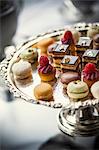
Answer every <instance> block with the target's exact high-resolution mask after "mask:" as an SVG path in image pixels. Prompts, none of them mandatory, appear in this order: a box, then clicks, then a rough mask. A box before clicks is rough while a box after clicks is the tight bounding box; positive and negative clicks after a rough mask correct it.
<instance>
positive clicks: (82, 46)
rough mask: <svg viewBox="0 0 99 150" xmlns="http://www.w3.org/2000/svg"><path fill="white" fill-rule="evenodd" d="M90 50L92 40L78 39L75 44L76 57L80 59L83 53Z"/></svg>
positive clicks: (87, 38)
mask: <svg viewBox="0 0 99 150" xmlns="http://www.w3.org/2000/svg"><path fill="white" fill-rule="evenodd" d="M91 48H92V39H90V38H89V37H80V38H79V41H78V43H77V44H76V52H77V55H79V56H80V57H82V55H83V53H84V52H85V51H86V50H87V49H91Z"/></svg>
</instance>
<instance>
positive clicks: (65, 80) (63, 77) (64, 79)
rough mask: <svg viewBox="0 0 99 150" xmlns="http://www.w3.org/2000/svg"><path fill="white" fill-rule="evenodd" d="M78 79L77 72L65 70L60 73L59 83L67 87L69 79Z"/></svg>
mask: <svg viewBox="0 0 99 150" xmlns="http://www.w3.org/2000/svg"><path fill="white" fill-rule="evenodd" d="M76 80H80V75H79V73H78V72H72V71H69V72H65V73H63V74H62V75H61V83H62V84H63V88H67V85H68V84H69V83H70V82H71V81H76Z"/></svg>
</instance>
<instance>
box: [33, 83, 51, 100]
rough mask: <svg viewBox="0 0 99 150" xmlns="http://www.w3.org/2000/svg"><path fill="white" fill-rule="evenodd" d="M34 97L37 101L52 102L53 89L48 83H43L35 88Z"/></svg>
mask: <svg viewBox="0 0 99 150" xmlns="http://www.w3.org/2000/svg"><path fill="white" fill-rule="evenodd" d="M34 96H35V97H36V99H37V100H44V101H51V100H52V99H53V89H52V87H51V85H50V84H48V83H41V84H39V85H37V86H36V87H35V88H34Z"/></svg>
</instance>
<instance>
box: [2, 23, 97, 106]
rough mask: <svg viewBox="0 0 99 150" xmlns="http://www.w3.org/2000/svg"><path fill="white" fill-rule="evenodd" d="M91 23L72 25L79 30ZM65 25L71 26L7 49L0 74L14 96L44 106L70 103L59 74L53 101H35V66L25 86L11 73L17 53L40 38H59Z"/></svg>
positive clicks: (37, 81)
mask: <svg viewBox="0 0 99 150" xmlns="http://www.w3.org/2000/svg"><path fill="white" fill-rule="evenodd" d="M95 24H98V23H95ZM91 25H92V24H85V23H80V24H75V25H72V26H73V27H75V28H76V29H78V30H79V29H80V30H81V29H82V28H84V29H88V28H89V27H90V26H91ZM98 25H99V24H98ZM66 27H71V26H70V25H69V26H65V27H63V28H62V29H57V30H54V31H48V32H47V33H44V34H40V35H38V36H36V37H32V38H30V39H29V40H28V41H26V42H25V43H23V44H22V45H21V46H17V47H13V46H11V47H10V49H9V52H10V53H9V54H7V55H6V58H5V59H4V60H3V61H2V62H1V63H0V75H1V76H2V77H3V79H4V80H5V83H6V85H7V86H8V87H9V88H10V91H11V92H12V93H13V94H14V97H17V98H22V99H24V100H26V101H28V102H30V103H33V104H41V105H45V106H49V107H53V108H61V107H63V106H68V105H69V104H70V100H69V98H68V97H67V96H66V95H64V94H63V87H62V85H61V82H60V78H59V74H58V75H57V81H56V82H55V84H54V86H53V96H54V101H50V102H47V101H37V100H36V99H35V97H34V95H33V88H34V87H35V85H37V84H38V83H40V78H39V76H38V74H37V69H36V68H35V69H34V70H33V82H31V84H29V85H26V86H21V85H19V84H17V83H15V81H14V78H13V73H12V65H13V63H14V62H15V61H16V60H17V58H18V56H19V54H20V53H21V52H22V51H24V50H25V49H26V48H28V47H30V46H32V45H34V44H36V43H37V42H39V41H40V40H42V39H44V38H49V37H54V38H57V39H59V37H60V36H61V35H62V33H63V32H64V30H65V29H66ZM58 93H59V94H58Z"/></svg>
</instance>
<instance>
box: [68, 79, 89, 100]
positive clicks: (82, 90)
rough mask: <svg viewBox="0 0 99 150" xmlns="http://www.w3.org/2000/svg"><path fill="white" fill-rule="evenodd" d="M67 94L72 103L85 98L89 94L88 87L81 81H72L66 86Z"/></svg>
mask: <svg viewBox="0 0 99 150" xmlns="http://www.w3.org/2000/svg"><path fill="white" fill-rule="evenodd" d="M67 94H68V96H69V97H70V98H72V99H73V100H74V101H76V100H78V99H82V98H85V97H86V96H87V95H88V94H89V88H88V85H87V84H86V83H85V82H83V81H79V80H78V81H72V82H70V83H69V84H68V86H67Z"/></svg>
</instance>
